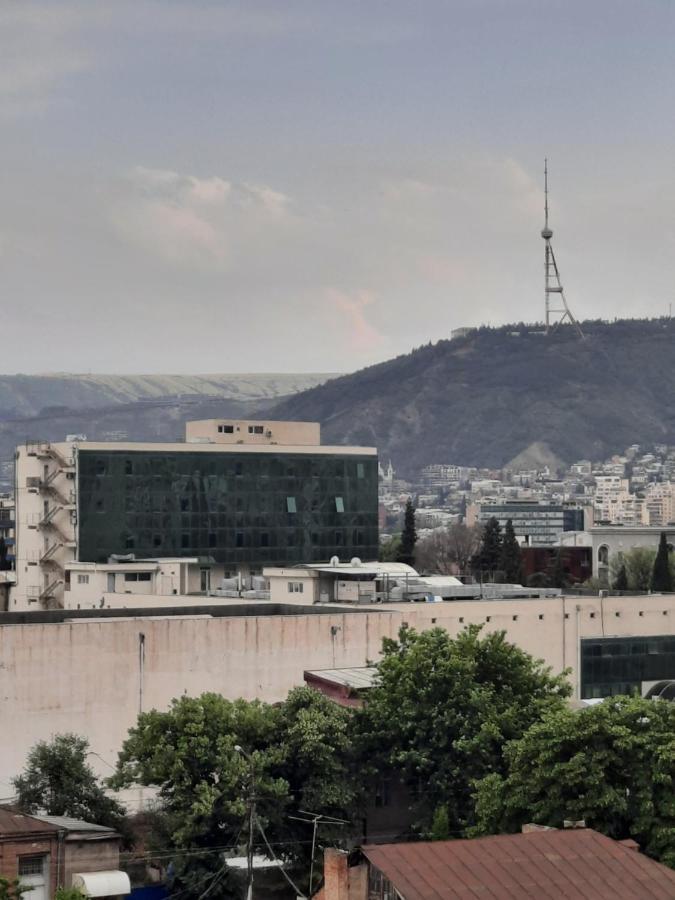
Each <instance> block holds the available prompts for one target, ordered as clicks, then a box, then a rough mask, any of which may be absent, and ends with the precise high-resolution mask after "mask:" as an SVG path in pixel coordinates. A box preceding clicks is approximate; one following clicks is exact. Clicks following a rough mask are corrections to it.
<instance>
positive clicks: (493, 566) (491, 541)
mask: <svg viewBox="0 0 675 900" xmlns="http://www.w3.org/2000/svg"><path fill="white" fill-rule="evenodd" d="M501 557H502V530H501V528H500V527H499V522H498V521H497V519H495V518H494V516H493V517H492V518H491V519H488V520H487V522H486V523H485V527H484V528H483V537H482V539H481V544H480V549H479V551H478V553H477V554H476V555H475V556H474V558H473V562H472V569H473V571H474V574H476V575H478V576H480V577H482V576H487V577H488V578H490V577H493V576H494V573H495V572H497V571H498V570H499V565H500V562H501Z"/></svg>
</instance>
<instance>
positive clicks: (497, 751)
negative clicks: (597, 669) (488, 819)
mask: <svg viewBox="0 0 675 900" xmlns="http://www.w3.org/2000/svg"><path fill="white" fill-rule="evenodd" d="M479 632H480V628H479V627H478V626H470V627H469V628H467V629H465V630H464V631H463V632H461V633H460V634H459V635H458V636H457V637H456V638H452V637H450V635H449V634H448V633H447V631H445V630H443V629H441V628H434V629H431V630H429V631H425V632H423V633H421V634H418V633H417V632H415V631H414V630H412V629H410V628H406V627H404V628H402V629H401V631H400V633H399V637H398V641H394V640H390V639H387V640H385V641H384V643H383V654H382V657H381V659H380V661H379V663H378V664H377V668H378V672H379V677H378V681H377V684H376V685H375V687H373V688H371V690H370V691H369V693H368V702H367V704H366V705H365V706H364V707H363V709H360V710H357V711H356V713H355V723H354V724H355V731H356V735H357V737H356V743H357V752H358V755H359V756H360V758H361V759H362V760H364V765H366V764H369V765H370V766H371V767H372V768H373V769H374V770H379V771H394V772H397V773H399V775H400V777H401V778H402V780H403V781H404V783H406V784H407V785H408V786H409V787H410V789H411V791H413V792H414V791H415V790H417V789H418V787H419V784H420V783H422V784H423V785H424V792H423V795H422V798H421V801H420V803H419V804H418V806H417V808H416V810H415V813H416V822H415V827H416V829H417V830H418V831H420V832H422V833H428V832H429V830H430V827H431V823H432V819H433V816H434V812H435V810H437V809H438V807H440V806H444V807H446V809H447V815H448V822H449V827H450V830H451V831H452V832H453V833H456V832H457V831H458V830H460V829H462V828H464V827H465V826H466V825H468V824H471V823H472V821H473V797H472V793H473V786H472V785H473V782H474V781H475V780H477V779H479V778H482V777H483V776H484V775H486V774H487V773H488V772H493V771H497V772H502V771H503V769H504V762H503V746H504V744H506V743H507V742H508V741H509V740H512V739H514V738H516V737H520V736H522V734H523V733H524V732H525V730H526V729H527V728H529V727H530V725H532V724H533V723H534V722H536V721H538V720H539V718H540V717H541V716H542V714H543V713H544V712H545V711H546V710H549V709H551V708H554V709H557V708H560V707H561V706H562V704H563V702H564V698H565V697H566V696H568V695H569V693H570V687H569V685H568V683H567V682H566V680H565V678H564V677H563V676H555V677H554V676H552V675H551V674H550V673H549V671H548V670H547V669H545V668H543V667H542V664H541V663H540V662H537V661H535V660H533V659H532V658H531V657H530V656H528V654H526V653H524V652H523V651H522V650H520V649H519V648H518V647H515V646H513V645H512V644H509V643H508V642H507V641H506V639H505V637H504V633H503V632H496V633H493V634H488V635H486V636H485V637H481V636H480V633H479Z"/></svg>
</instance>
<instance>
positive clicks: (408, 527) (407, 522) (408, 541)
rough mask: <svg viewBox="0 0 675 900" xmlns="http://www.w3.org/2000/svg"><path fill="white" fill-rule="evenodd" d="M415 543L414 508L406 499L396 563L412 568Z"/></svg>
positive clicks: (410, 501)
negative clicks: (405, 564)
mask: <svg viewBox="0 0 675 900" xmlns="http://www.w3.org/2000/svg"><path fill="white" fill-rule="evenodd" d="M416 543H417V529H416V527H415V507H414V506H413V502H412V500H410V499H408V501H407V502H406V505H405V514H404V516H403V531H402V532H401V546H400V549H399V555H398V561H399V562H402V563H407V564H408V565H409V566H412V565H413V564H414V562H415V544H416Z"/></svg>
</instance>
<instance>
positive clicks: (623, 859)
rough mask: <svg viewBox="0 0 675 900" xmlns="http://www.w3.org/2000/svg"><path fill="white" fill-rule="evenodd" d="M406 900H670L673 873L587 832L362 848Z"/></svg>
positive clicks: (674, 893) (674, 885)
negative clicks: (530, 899)
mask: <svg viewBox="0 0 675 900" xmlns="http://www.w3.org/2000/svg"><path fill="white" fill-rule="evenodd" d="M363 852H364V854H365V855H366V857H367V858H368V859H369V860H370V862H371V863H372V865H373V866H375V868H377V869H378V870H379V871H380V872H382V874H383V875H385V876H386V877H387V878H388V879H389V881H391V883H392V884H393V886H394V887H395V888H396V890H397V891H399V893H400V894H401V896H402V897H403V898H404V900H455V898H457V900H459V898H461V900H471V898H480V900H522V898H528V897H529V898H536V900H542V898H550V900H590V898H593V900H629V898H630V900H673V898H675V871H674V870H672V869H669V868H667V867H666V866H663V865H661V864H660V863H657V862H655V861H654V860H653V859H649V857H647V856H643V855H642V854H641V853H639V852H638V851H637V850H633V849H630V848H629V847H627V846H626V845H624V844H622V843H620V842H617V841H613V840H611V838H608V837H605V836H604V835H602V834H599V833H598V832H597V831H593V830H591V829H579V830H569V831H555V830H553V831H537V832H532V833H530V834H511V835H506V834H505V835H497V836H495V837H485V838H475V839H473V840H461V841H434V842H419V843H410V844H382V845H380V846H367V847H364V848H363Z"/></svg>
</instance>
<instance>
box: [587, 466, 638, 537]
mask: <svg viewBox="0 0 675 900" xmlns="http://www.w3.org/2000/svg"><path fill="white" fill-rule="evenodd" d="M595 483H596V487H595V499H594V501H593V516H594V519H595V521H596V522H608V523H610V524H612V525H630V526H633V525H648V524H649V515H648V512H647V507H646V505H645V502H644V499H643V498H641V497H637V496H636V495H635V494H631V492H630V490H629V481H628V479H627V478H623V477H622V476H620V475H598V476H597V477H596V479H595Z"/></svg>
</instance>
